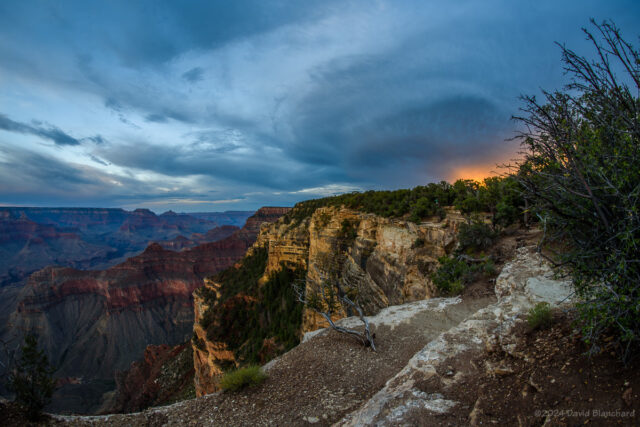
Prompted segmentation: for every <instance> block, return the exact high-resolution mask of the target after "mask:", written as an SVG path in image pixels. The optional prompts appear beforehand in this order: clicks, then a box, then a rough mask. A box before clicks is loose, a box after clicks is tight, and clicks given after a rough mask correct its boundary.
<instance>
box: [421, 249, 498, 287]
mask: <svg viewBox="0 0 640 427" xmlns="http://www.w3.org/2000/svg"><path fill="white" fill-rule="evenodd" d="M438 262H439V263H440V267H438V269H437V270H436V271H435V272H434V273H433V274H432V275H431V280H432V281H433V284H434V285H436V288H437V289H438V290H439V291H440V292H441V293H443V294H444V295H458V294H460V293H461V292H462V291H463V290H464V288H465V286H466V285H468V284H469V283H471V282H472V281H474V280H475V279H477V278H478V277H480V276H484V277H491V276H494V275H495V274H496V267H495V264H494V263H493V261H491V260H490V259H488V258H487V259H486V261H484V262H477V263H471V264H469V263H467V262H466V261H464V260H461V259H458V258H450V257H446V256H444V257H440V258H438Z"/></svg>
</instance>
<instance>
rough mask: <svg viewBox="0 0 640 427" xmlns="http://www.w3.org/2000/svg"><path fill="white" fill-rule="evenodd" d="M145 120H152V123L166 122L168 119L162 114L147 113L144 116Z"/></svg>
mask: <svg viewBox="0 0 640 427" xmlns="http://www.w3.org/2000/svg"><path fill="white" fill-rule="evenodd" d="M144 119H145V120H146V121H147V122H153V123H166V122H167V121H168V119H167V117H166V116H163V115H162V114H155V113H154V114H147V116H146V117H145V118H144Z"/></svg>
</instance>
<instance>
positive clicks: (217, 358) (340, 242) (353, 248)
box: [193, 207, 465, 396]
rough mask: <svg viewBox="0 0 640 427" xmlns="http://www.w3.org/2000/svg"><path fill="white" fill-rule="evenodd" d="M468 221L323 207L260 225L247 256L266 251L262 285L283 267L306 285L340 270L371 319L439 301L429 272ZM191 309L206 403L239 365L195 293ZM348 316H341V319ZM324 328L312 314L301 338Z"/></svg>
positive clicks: (451, 214) (199, 384)
mask: <svg viewBox="0 0 640 427" xmlns="http://www.w3.org/2000/svg"><path fill="white" fill-rule="evenodd" d="M293 217H294V218H295V216H293ZM464 221H465V220H464V218H463V217H462V216H461V215H460V214H459V213H457V212H456V211H454V210H448V211H447V215H446V217H445V218H444V219H440V218H433V219H432V220H430V221H424V222H422V223H420V224H416V223H413V222H409V221H404V220H400V219H390V218H383V217H379V216H376V215H373V214H366V213H362V212H358V211H354V210H350V209H346V208H336V207H322V208H318V209H317V210H316V211H315V212H314V213H313V215H311V216H310V217H307V218H303V219H298V220H296V221H293V220H292V218H291V217H290V216H285V217H283V218H281V219H280V220H278V221H277V222H274V223H270V224H263V225H262V228H261V229H260V234H259V235H258V238H257V240H256V242H255V244H254V245H253V246H252V247H251V248H250V249H249V251H248V252H247V254H252V253H253V252H254V251H256V250H258V249H259V248H267V251H268V260H267V263H266V268H265V271H264V274H263V276H262V279H260V282H261V283H264V282H265V281H266V279H267V278H268V277H270V276H271V274H272V273H274V272H277V271H279V270H281V269H282V266H283V265H284V266H287V267H289V268H294V267H296V266H300V267H303V268H304V269H305V270H307V276H306V281H307V284H308V286H309V284H310V283H317V282H320V281H322V280H323V278H326V277H327V276H328V270H329V269H335V268H338V269H339V271H338V276H339V278H340V280H341V281H342V282H343V283H344V284H345V285H346V286H348V287H353V288H356V289H357V291H358V295H359V299H360V302H361V304H362V306H363V308H364V310H365V314H367V315H373V314H376V313H378V312H379V311H380V310H381V309H382V308H385V307H388V306H390V305H397V304H403V303H406V302H410V301H416V300H423V299H427V298H430V297H432V296H433V295H434V293H435V288H434V285H433V283H432V282H431V280H430V278H429V276H430V273H431V272H432V271H434V269H435V268H436V267H437V265H438V257H440V256H443V255H445V254H447V253H450V252H451V251H452V250H453V249H454V248H455V245H456V243H457V242H456V235H457V230H458V226H459V224H461V223H462V222H464ZM336 266H337V267H336ZM206 286H207V287H208V288H209V289H210V290H211V291H214V292H216V293H217V294H218V295H219V286H220V284H217V283H214V282H211V281H208V282H207V284H206ZM194 302H195V326H194V332H195V335H196V336H197V339H194V343H193V346H194V365H195V372H196V374H195V378H196V379H195V384H196V393H197V395H199V396H201V395H203V394H207V393H211V392H213V391H215V390H216V385H215V384H216V382H217V379H218V378H217V377H218V376H219V375H220V374H221V372H222V370H221V368H220V367H221V366H222V365H224V364H230V363H231V364H234V363H235V360H234V358H233V353H232V352H229V350H227V348H226V346H225V345H224V343H217V342H210V341H208V340H207V336H206V332H205V331H204V330H203V329H202V327H201V326H200V320H201V319H202V316H203V314H204V312H205V310H206V308H207V307H206V304H204V299H203V298H201V297H200V296H198V295H197V293H195V294H194ZM345 315H346V313H342V314H338V316H337V318H340V317H345ZM326 326H327V325H326V322H325V321H324V319H322V318H321V317H320V316H318V315H316V314H315V313H314V312H311V311H304V312H303V320H302V327H301V330H300V333H301V334H302V333H304V332H308V331H313V330H316V329H318V328H322V327H326ZM198 347H199V348H198Z"/></svg>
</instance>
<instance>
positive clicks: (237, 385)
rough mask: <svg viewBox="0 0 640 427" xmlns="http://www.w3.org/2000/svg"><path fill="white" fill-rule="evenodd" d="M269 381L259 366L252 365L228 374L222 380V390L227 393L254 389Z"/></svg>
mask: <svg viewBox="0 0 640 427" xmlns="http://www.w3.org/2000/svg"><path fill="white" fill-rule="evenodd" d="M266 379H267V374H265V373H264V372H263V371H262V369H260V367H259V366H256V365H250V366H247V367H245V368H240V369H236V370H234V371H231V372H228V373H226V374H225V375H224V376H223V377H222V378H221V379H220V384H219V385H220V388H221V389H222V390H225V391H238V390H241V389H243V388H245V387H253V386H257V385H260V384H262V383H263V382H264V381H265V380H266Z"/></svg>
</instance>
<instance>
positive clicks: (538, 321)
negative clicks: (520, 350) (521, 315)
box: [527, 302, 553, 329]
mask: <svg viewBox="0 0 640 427" xmlns="http://www.w3.org/2000/svg"><path fill="white" fill-rule="evenodd" d="M552 318H553V316H552V314H551V307H550V306H549V303H547V302H539V303H538V304H536V305H535V307H533V308H532V309H531V310H529V314H528V315H527V323H528V324H529V327H530V328H531V329H544V328H548V327H549V326H550V325H551V320H552Z"/></svg>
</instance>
